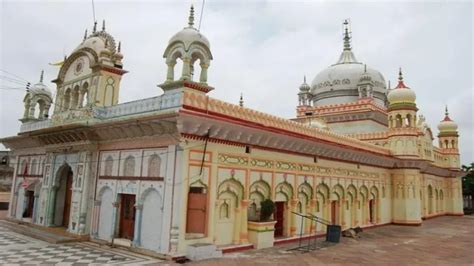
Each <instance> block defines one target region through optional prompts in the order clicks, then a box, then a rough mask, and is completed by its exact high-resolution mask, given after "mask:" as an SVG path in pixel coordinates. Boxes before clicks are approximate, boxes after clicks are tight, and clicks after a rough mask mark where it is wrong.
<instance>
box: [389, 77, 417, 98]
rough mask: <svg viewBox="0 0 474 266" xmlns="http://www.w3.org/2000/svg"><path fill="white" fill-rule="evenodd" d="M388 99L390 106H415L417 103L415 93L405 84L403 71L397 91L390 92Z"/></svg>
mask: <svg viewBox="0 0 474 266" xmlns="http://www.w3.org/2000/svg"><path fill="white" fill-rule="evenodd" d="M387 99H388V102H389V103H390V104H397V103H412V104H414V103H415V101H416V94H415V92H414V91H413V90H412V89H410V88H409V87H408V86H406V85H405V83H404V82H403V77H402V72H401V70H400V73H399V78H398V85H397V87H396V88H395V89H393V90H390V92H389V93H388V95H387Z"/></svg>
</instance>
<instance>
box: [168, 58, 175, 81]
mask: <svg viewBox="0 0 474 266" xmlns="http://www.w3.org/2000/svg"><path fill="white" fill-rule="evenodd" d="M167 65H168V72H167V74H166V82H171V81H173V80H174V66H175V65H176V62H169V63H167Z"/></svg>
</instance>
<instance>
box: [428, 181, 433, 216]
mask: <svg viewBox="0 0 474 266" xmlns="http://www.w3.org/2000/svg"><path fill="white" fill-rule="evenodd" d="M432 213H433V188H432V187H431V185H428V214H432Z"/></svg>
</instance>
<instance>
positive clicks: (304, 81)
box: [303, 75, 306, 83]
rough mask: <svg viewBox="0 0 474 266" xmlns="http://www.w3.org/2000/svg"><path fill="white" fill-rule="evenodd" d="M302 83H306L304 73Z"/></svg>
mask: <svg viewBox="0 0 474 266" xmlns="http://www.w3.org/2000/svg"><path fill="white" fill-rule="evenodd" d="M303 83H306V75H304V78H303Z"/></svg>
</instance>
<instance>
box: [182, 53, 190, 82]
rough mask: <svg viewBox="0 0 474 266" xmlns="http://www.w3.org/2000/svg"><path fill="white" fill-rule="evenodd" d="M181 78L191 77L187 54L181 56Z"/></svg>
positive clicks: (188, 78)
mask: <svg viewBox="0 0 474 266" xmlns="http://www.w3.org/2000/svg"><path fill="white" fill-rule="evenodd" d="M181 79H182V80H190V79H191V58H190V57H188V56H184V57H183V73H182V74H181Z"/></svg>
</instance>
